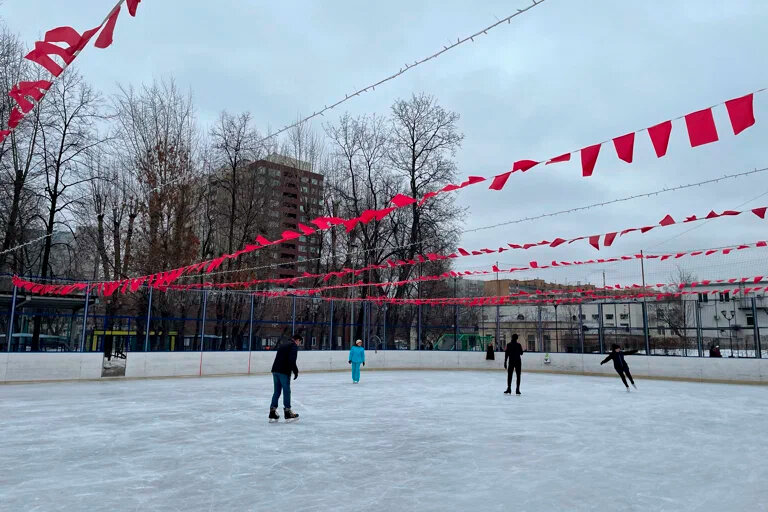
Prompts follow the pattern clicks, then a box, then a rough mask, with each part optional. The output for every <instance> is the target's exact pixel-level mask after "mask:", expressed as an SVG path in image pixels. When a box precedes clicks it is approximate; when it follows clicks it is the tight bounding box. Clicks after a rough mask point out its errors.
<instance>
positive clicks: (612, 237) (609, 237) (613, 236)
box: [603, 233, 617, 247]
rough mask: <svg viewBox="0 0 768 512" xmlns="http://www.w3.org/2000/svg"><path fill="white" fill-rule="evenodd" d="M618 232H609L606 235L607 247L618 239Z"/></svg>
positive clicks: (605, 243)
mask: <svg viewBox="0 0 768 512" xmlns="http://www.w3.org/2000/svg"><path fill="white" fill-rule="evenodd" d="M616 235H617V233H608V234H607V235H605V239H604V240H603V245H604V246H605V247H610V246H611V245H612V244H613V241H614V240H616Z"/></svg>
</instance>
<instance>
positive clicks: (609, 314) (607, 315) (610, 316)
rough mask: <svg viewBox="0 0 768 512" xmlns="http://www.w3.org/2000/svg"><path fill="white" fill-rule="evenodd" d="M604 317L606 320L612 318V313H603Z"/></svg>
mask: <svg viewBox="0 0 768 512" xmlns="http://www.w3.org/2000/svg"><path fill="white" fill-rule="evenodd" d="M605 319H606V320H613V313H606V314H605Z"/></svg>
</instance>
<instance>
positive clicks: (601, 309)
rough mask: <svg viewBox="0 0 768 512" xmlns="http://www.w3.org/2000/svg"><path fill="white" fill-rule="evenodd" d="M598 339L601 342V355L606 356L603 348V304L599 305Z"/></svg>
mask: <svg viewBox="0 0 768 512" xmlns="http://www.w3.org/2000/svg"><path fill="white" fill-rule="evenodd" d="M597 316H598V320H597V338H598V339H599V340H600V353H601V354H604V353H605V350H604V347H603V342H604V340H603V303H602V302H601V303H599V304H598V305H597Z"/></svg>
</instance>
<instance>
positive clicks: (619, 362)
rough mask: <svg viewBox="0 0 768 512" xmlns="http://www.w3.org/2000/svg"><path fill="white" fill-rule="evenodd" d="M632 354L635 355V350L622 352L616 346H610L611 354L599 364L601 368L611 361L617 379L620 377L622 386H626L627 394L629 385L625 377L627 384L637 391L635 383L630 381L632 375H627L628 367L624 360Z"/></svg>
mask: <svg viewBox="0 0 768 512" xmlns="http://www.w3.org/2000/svg"><path fill="white" fill-rule="evenodd" d="M632 354H637V350H629V351H627V352H623V351H622V350H621V348H619V346H618V345H616V344H613V345H611V353H610V354H608V357H606V358H605V359H603V361H602V362H601V363H600V365H601V366H602V365H604V364H605V363H607V362H608V361H610V360H611V359H613V368H614V369H615V370H616V373H618V374H619V377H621V381H622V382H623V383H624V386H626V388H627V392H629V384H627V379H626V378H625V377H624V376H625V375H626V376H627V377H629V382H631V383H632V387H633V388H635V389H637V386H635V381H634V380H633V379H632V374H631V373H629V365H628V364H627V362H626V361H625V360H624V356H625V355H627V356H628V355H632Z"/></svg>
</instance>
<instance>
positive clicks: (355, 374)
mask: <svg viewBox="0 0 768 512" xmlns="http://www.w3.org/2000/svg"><path fill="white" fill-rule="evenodd" d="M349 364H351V365H352V383H353V384H357V383H358V382H360V365H361V364H362V365H363V366H365V349H364V348H363V340H357V341H356V342H355V344H354V345H352V348H350V349H349Z"/></svg>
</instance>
